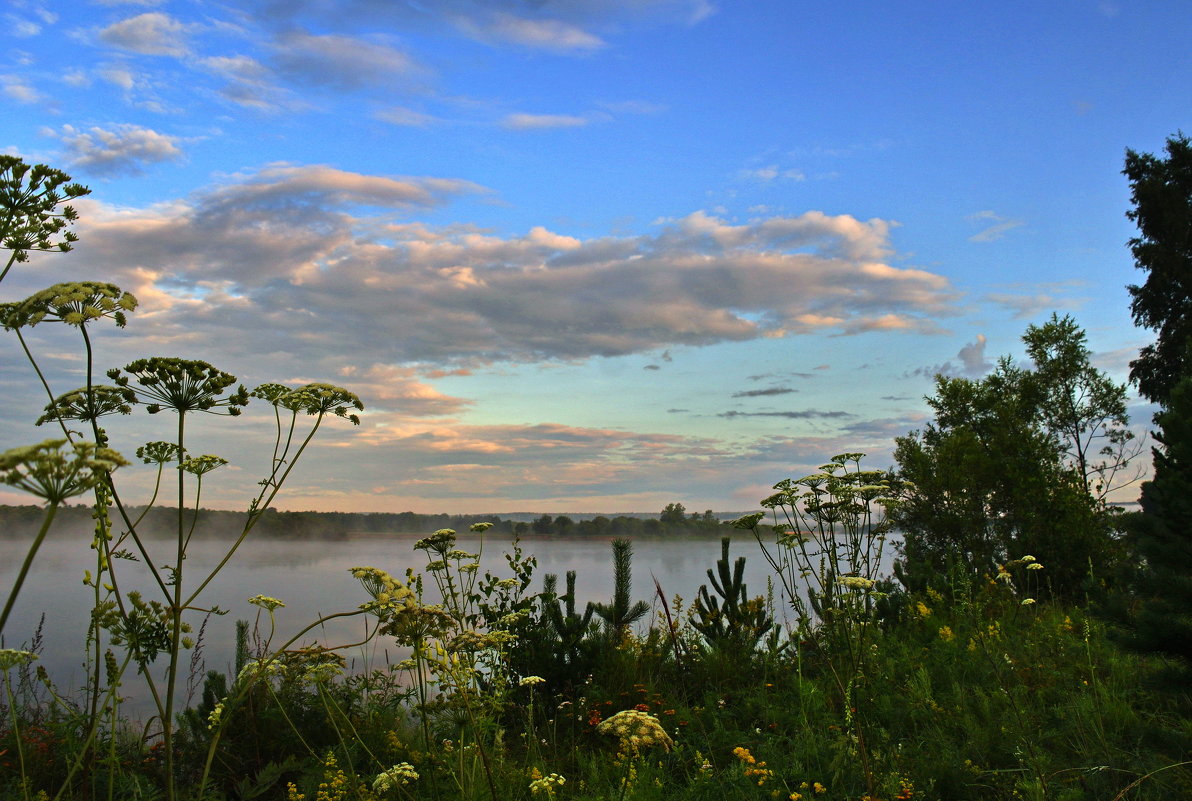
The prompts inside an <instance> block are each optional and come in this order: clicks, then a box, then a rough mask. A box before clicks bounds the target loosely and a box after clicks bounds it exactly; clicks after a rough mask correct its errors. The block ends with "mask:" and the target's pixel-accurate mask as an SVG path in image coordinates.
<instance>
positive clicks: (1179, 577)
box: [1124, 378, 1192, 682]
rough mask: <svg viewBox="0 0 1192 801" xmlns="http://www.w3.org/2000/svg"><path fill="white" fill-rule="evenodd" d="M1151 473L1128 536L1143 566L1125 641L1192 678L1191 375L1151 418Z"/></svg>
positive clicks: (1184, 676)
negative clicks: (1153, 444) (1174, 663)
mask: <svg viewBox="0 0 1192 801" xmlns="http://www.w3.org/2000/svg"><path fill="white" fill-rule="evenodd" d="M1155 420H1156V422H1157V423H1158V424H1159V425H1160V426H1161V428H1162V430H1161V432H1159V433H1156V434H1155V439H1157V440H1158V441H1159V442H1160V443H1161V445H1162V446H1163V447H1162V448H1155V449H1154V454H1155V477H1154V478H1153V479H1151V480H1150V481H1148V482H1146V483H1144V484H1143V485H1142V496H1141V498H1140V499H1139V501H1140V504H1141V507H1142V511H1141V514H1139V515H1136V516H1135V517H1134V522H1133V525H1132V526H1131V538H1132V539H1133V540H1134V545H1135V548H1136V552H1137V553H1138V555H1139V556H1140V557H1141V558H1142V564H1141V567H1140V569H1139V571H1138V574H1137V577H1136V580H1135V582H1134V597H1135V601H1134V604H1133V608H1132V610H1130V612H1129V613H1127V615H1126V631H1125V637H1124V640H1125V644H1126V645H1127V646H1129V647H1131V648H1133V649H1134V650H1138V651H1145V652H1153V653H1160V654H1166V655H1167V656H1170V657H1173V658H1174V659H1175V660H1176V661H1177V665H1178V666H1179V667H1178V668H1177V670H1176V672H1177V674H1178V676H1179V678H1180V679H1181V680H1183V681H1185V682H1186V681H1190V680H1192V531H1190V530H1189V528H1188V524H1189V521H1192V378H1185V379H1184V380H1183V381H1181V382H1180V383H1179V384H1177V385H1176V387H1175V389H1174V390H1172V392H1171V393H1170V395H1169V397H1168V404H1167V408H1166V409H1165V410H1164V411H1162V412H1160V413H1159V414H1158V415H1156V417H1155Z"/></svg>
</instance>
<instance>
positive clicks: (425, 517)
mask: <svg viewBox="0 0 1192 801" xmlns="http://www.w3.org/2000/svg"><path fill="white" fill-rule="evenodd" d="M142 509H143V507H130V508H129V510H128V511H129V513H130V514H131V515H132V516H134V517H136V516H139V515H140V513H141V511H142ZM111 514H112V518H113V521H114V522H115V523H116V528H117V530H119V529H120V526H119V518H118V515H117V514H116V511H115V510H112V513H111ZM43 515H44V510H43V509H42V508H41V507H40V506H33V505H26V506H6V505H0V537H25V536H31V535H32V534H33V533H35V532H36V531H37V528H38V526H39V525H40V524H41V521H42V517H43ZM91 515H92V507H91V506H88V505H84V504H79V505H77V506H65V507H63V508H62V509H60V510H59V512H58V516H57V518H56V520H55V529H56V530H58V531H60V532H63V533H67V534H70V535H76V534H77V535H79V536H82V535H85V534H88V533H89V532H91V531H92V530H93V529H94V526H95V523H94V520H93V519H92V517H91ZM243 521H244V513H243V512H230V511H222V510H215V509H204V510H203V511H202V514H200V516H199V520H198V524H197V525H196V528H195V536H198V537H218V536H220V535H221V534H224V533H227V532H229V531H233V530H235V531H239V529H240V527H241V526H242V525H243ZM472 523H492V524H493V527H492V528H491V529H490V531H491V532H492V534H494V535H505V536H513V535H515V534H516V535H517V536H574V537H632V536H658V535H668V534H674V535H679V534H692V533H699V532H709V533H719V532H720V531H721V526H722V524H721V522H720V521H719V519H718V518H717V517H716V515H715V514H714V513H713V512H712V510H711V509H709V510H707V511H705V512H704V513H702V514H699V513H693V514H690V515H688V514H687V510H686V508H685V507H684V506H683V504H681V503H670V504H667V505H666V508H665V509H663V510H662V512H661V513H660V514H659V516H658V517H657V518H642V517H632V516H628V515H618V516H616V517H612V518H609V517H605V516H603V515H599V516H597V517H594V518H592V519H590V520H578V521H577V520H574V519H572V518H571V517H568V516H567V515H559V516H557V517H553V516H551V515H542V516H541V517H539V518H537V519H536V520H534V521H532V522H524V521H514V520H506V519H501V518H500V517H499V516H497V515H449V514H418V513H417V512H283V511H280V510H277V509H272V508H271V509H269V510H267V511H266V512H265V514H264V515H262V516H261V520H260V521H259V522H258V523H257V525H256V528H255V529H254V534H255V536H259V537H305V538H311V539H346V538H348V537H352V536H358V535H362V534H378V533H387V532H391V533H398V534H421V533H427V532H431V531H437V530H438V529H441V528H451V529H455V530H456V531H466V530H467V528H468V526H470V525H471V524H472ZM177 524H178V518H177V510H176V509H174V508H172V507H167V506H160V507H154V508H153V509H150V510H149V512H148V513H147V514H146V515H145V519H144V521H143V522H142V523H141V524H140V525H139V526H138V530H139V531H144V532H146V533H148V534H149V535H157V534H163V535H164V534H169V533H171V532H172V531H174V530H175V527H176V526H177Z"/></svg>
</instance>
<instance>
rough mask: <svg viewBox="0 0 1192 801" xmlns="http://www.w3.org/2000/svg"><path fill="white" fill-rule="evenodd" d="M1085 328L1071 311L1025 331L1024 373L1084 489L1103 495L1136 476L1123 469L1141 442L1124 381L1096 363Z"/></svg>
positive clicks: (1028, 388)
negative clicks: (1027, 368)
mask: <svg viewBox="0 0 1192 801" xmlns="http://www.w3.org/2000/svg"><path fill="white" fill-rule="evenodd" d="M1086 339H1087V338H1086V336H1085V332H1084V330H1083V329H1081V328H1080V326H1078V325H1077V324H1076V321H1075V320H1073V319H1072V317H1071V316H1069V315H1064V316H1063V317H1059V316H1058V315H1056V314H1054V313H1053V314H1052V315H1051V319H1050V320H1048V321H1047V322H1046V323H1044V324H1043V325H1032V326H1030V327H1028V328H1027V330H1026V333H1025V334H1024V335H1023V337H1022V341H1023V342H1024V343H1025V344H1026V352H1027V355H1028V356H1029V357H1030V358H1031V361H1033V362H1034V365H1035V366H1034V370H1033V371H1031V372H1028V373H1025V374H1024V376H1023V378H1024V380H1025V382H1026V386H1025V387H1024V388H1025V391H1027V392H1029V393H1032V394H1033V396H1034V397H1033V398H1032V401H1033V402H1034V403H1035V404H1036V405H1037V406H1038V409H1039V414H1040V422H1041V424H1042V425H1043V427H1044V428H1045V429H1046V430H1047V431H1048V432H1050V433H1051V434H1052V436H1054V437H1055V439H1056V442H1057V444H1058V446H1059V449H1060V452H1061V453H1062V455H1063V457H1064V460H1065V461H1066V462H1067V464H1068V465H1069V466H1071V467H1072V468H1073V469H1074V470H1075V471H1076V476H1077V478H1078V479H1079V480H1080V482H1081V485H1082V486H1083V488H1084V491H1085V492H1086V493H1088V494H1090V495H1092V496H1093V497H1094V498H1096V499H1098V500H1101V499H1103V498H1104V497H1105V495H1106V494H1107V493H1108V492H1109V491H1110V490H1112V489H1117V488H1119V487H1121V486H1124V485H1125V484H1128V483H1132V482H1133V481H1135V480H1137V479H1138V477H1139V474H1138V473H1137V472H1135V473H1133V474H1132V475H1131V474H1125V473H1123V471H1125V470H1127V468H1128V467H1129V465H1130V462H1131V460H1132V459H1133V458H1134V457H1135V456H1137V455H1138V453H1139V451H1140V450H1141V445H1136V444H1134V443H1133V439H1134V434H1133V432H1131V431H1130V429H1129V428H1128V427H1127V426H1128V425H1129V422H1130V421H1129V416H1128V415H1127V414H1126V385H1125V384H1115V383H1114V382H1113V381H1112V380H1111V379H1110V378H1109V376H1107V375H1105V374H1104V373H1103V372H1101V371H1100V370H1098V369H1097V368H1095V367H1093V365H1092V363H1091V362H1090V361H1089V357H1090V355H1091V354H1090V352H1089V348H1088V345H1087V344H1086Z"/></svg>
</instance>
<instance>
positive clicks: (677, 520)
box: [658, 503, 687, 528]
mask: <svg viewBox="0 0 1192 801" xmlns="http://www.w3.org/2000/svg"><path fill="white" fill-rule="evenodd" d="M658 519H659V520H660V521H661V522H662V524H663V525H664V526H675V527H678V528H682V527H684V526H686V525H687V507H686V506H684V505H683V504H681V503H668V504H667V505H666V507H665V508H664V509H663V510H662V513H661V514H659V515H658Z"/></svg>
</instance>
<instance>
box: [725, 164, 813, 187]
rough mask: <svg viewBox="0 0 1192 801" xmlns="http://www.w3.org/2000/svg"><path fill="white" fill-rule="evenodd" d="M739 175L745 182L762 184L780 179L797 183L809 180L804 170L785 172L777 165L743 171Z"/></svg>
mask: <svg viewBox="0 0 1192 801" xmlns="http://www.w3.org/2000/svg"><path fill="white" fill-rule="evenodd" d="M739 174H740V176H741V178H743V179H745V180H748V181H760V182H762V183H769V182H770V181H773V180H776V179H778V178H782V179H783V180H787V181H795V182H802V181H806V180H807V176H806V175H804V174H803V171H802V170H791V169H787V170H784V169H780V168H779V167H778V165H777V164H768V165H766V166H764V167H755V168H751V169H745V170H741V172H740V173H739Z"/></svg>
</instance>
